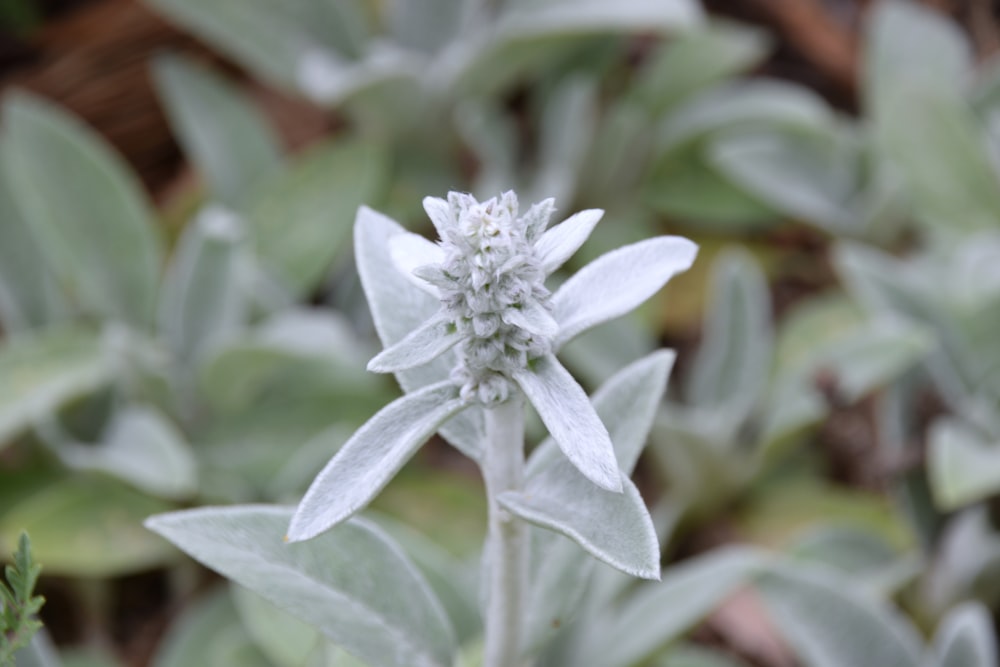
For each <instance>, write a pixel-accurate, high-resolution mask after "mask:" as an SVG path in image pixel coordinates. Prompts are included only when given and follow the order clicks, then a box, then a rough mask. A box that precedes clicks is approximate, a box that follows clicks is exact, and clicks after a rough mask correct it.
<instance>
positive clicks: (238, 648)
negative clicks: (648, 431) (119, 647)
mask: <svg viewBox="0 0 1000 667" xmlns="http://www.w3.org/2000/svg"><path fill="white" fill-rule="evenodd" d="M151 665H152V667H272V663H271V662H270V661H269V660H267V658H265V657H264V655H263V654H262V653H261V652H260V650H258V649H257V648H256V647H255V646H254V645H253V642H252V641H251V639H250V635H249V633H248V632H247V630H246V629H245V628H244V627H243V624H242V623H241V622H240V618H239V616H237V614H236V608H235V607H234V606H233V602H232V599H231V598H230V595H229V591H227V590H226V589H224V588H222V589H216V590H214V591H213V592H211V593H209V594H208V595H205V596H204V597H202V598H200V599H198V600H196V601H195V602H194V604H192V605H190V606H189V607H188V608H187V609H186V610H185V612H184V613H183V614H181V615H180V616H178V617H177V619H176V620H175V621H174V622H173V624H172V625H171V626H170V628H169V629H168V631H167V634H166V637H164V638H163V639H162V640H161V642H160V645H159V648H158V649H157V652H156V655H155V656H154V657H153V660H152V663H151Z"/></svg>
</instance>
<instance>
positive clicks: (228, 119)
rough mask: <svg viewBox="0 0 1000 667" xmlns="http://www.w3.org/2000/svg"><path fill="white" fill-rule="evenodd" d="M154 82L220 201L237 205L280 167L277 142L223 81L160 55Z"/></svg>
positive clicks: (183, 61)
mask: <svg viewBox="0 0 1000 667" xmlns="http://www.w3.org/2000/svg"><path fill="white" fill-rule="evenodd" d="M153 79H154V81H155V83H156V87H157V91H158V92H159V95H160V98H161V99H162V100H163V101H164V107H165V108H166V111H167V114H168V116H169V117H170V124H171V126H172V128H173V131H174V134H175V136H177V138H178V140H180V142H181V143H182V144H183V146H184V152H185V153H186V154H187V156H188V157H189V158H190V159H191V161H192V162H193V163H194V164H195V165H196V167H197V169H198V171H200V172H201V175H202V177H203V178H204V179H205V180H206V181H207V183H208V186H209V189H210V190H211V192H212V194H213V196H214V198H216V199H217V200H218V201H220V202H222V203H224V204H227V205H229V206H238V205H239V204H240V203H241V202H242V201H243V199H244V198H245V196H246V195H247V194H248V193H249V192H250V191H251V188H253V187H254V186H255V185H258V184H259V183H260V182H261V180H262V179H266V178H268V177H269V176H271V175H272V174H274V172H275V171H277V170H278V169H279V168H280V167H281V162H282V159H281V150H280V148H279V144H278V140H277V137H275V135H274V133H273V132H272V131H271V128H270V127H269V126H268V125H267V123H266V122H265V120H264V119H263V118H262V117H261V116H260V115H259V114H258V113H257V110H256V108H255V107H254V106H253V104H252V103H251V101H250V100H249V99H248V98H246V97H245V96H244V95H243V94H242V93H241V92H240V91H239V90H237V89H236V87H235V86H233V85H232V84H231V83H230V82H229V81H227V80H225V79H224V78H223V77H222V76H220V75H218V74H216V73H215V72H213V71H212V70H210V69H208V68H206V67H204V66H202V65H200V64H198V63H197V62H195V61H194V60H192V59H190V58H186V57H182V56H162V57H160V58H158V59H157V60H155V61H154V63H153Z"/></svg>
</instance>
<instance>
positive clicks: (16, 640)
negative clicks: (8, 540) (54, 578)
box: [0, 533, 45, 667]
mask: <svg viewBox="0 0 1000 667" xmlns="http://www.w3.org/2000/svg"><path fill="white" fill-rule="evenodd" d="M13 559H14V562H13V564H11V565H7V567H6V568H4V576H5V579H6V582H5V581H0V665H3V666H4V667H14V654H15V653H16V652H17V650H18V649H21V648H24V647H25V646H27V645H28V643H29V642H30V641H31V637H32V636H33V635H34V634H35V633H36V632H38V631H39V630H40V629H41V628H42V624H41V622H40V621H39V620H38V618H37V616H38V612H39V611H41V609H42V605H44V604H45V598H43V597H41V596H40V595H35V594H34V593H35V584H36V583H38V575H39V574H40V573H41V571H42V566H41V565H39V564H37V563H35V561H34V559H33V558H32V554H31V541H30V540H29V539H28V534H27V533H21V537H20V538H19V539H18V542H17V551H15V552H14V555H13Z"/></svg>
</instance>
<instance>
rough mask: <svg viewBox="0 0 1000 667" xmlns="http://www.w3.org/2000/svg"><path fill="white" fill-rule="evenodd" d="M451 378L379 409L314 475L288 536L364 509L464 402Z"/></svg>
mask: <svg viewBox="0 0 1000 667" xmlns="http://www.w3.org/2000/svg"><path fill="white" fill-rule="evenodd" d="M457 396H458V390H457V389H456V387H455V385H454V384H453V383H451V382H450V381H445V382H441V383H438V384H433V385H430V386H428V387H424V388H423V389H420V390H418V391H414V392H413V393H410V394H407V395H405V396H403V397H401V398H398V399H396V400H395V401H393V402H392V403H390V404H389V405H387V406H386V407H384V408H382V410H380V411H379V412H378V413H376V414H375V416H374V417H372V418H371V419H369V420H368V422H367V423H365V425H364V426H362V427H361V428H360V429H358V431H357V432H356V433H355V434H354V435H353V436H352V437H351V439H350V440H348V441H347V442H346V443H345V444H344V446H343V447H341V449H340V451H339V452H337V454H336V455H335V456H334V457H333V458H332V459H331V460H330V462H329V463H328V464H327V465H326V467H325V468H323V471H322V472H320V474H319V475H317V476H316V479H315V480H313V483H312V485H311V486H310V487H309V490H308V491H307V492H306V495H305V497H304V498H303V499H302V502H301V503H299V506H298V508H297V509H296V510H295V516H294V517H293V519H292V523H291V526H290V527H289V529H288V537H289V538H290V539H291V540H293V541H296V542H298V541H301V540H308V539H311V538H313V537H316V536H317V535H319V534H320V533H322V532H323V531H325V530H328V529H330V528H331V527H332V526H334V525H336V524H338V523H340V522H341V521H343V520H344V519H346V518H348V517H350V516H351V515H352V514H354V513H355V512H357V511H358V510H360V509H361V508H363V507H364V506H365V505H367V504H368V503H369V502H371V500H372V498H374V497H375V496H376V495H378V492H379V491H381V490H382V488H383V487H384V486H385V485H386V484H388V483H389V480H391V479H392V478H393V476H395V474H396V473H397V472H399V469H400V468H402V467H403V464H404V463H406V462H407V461H408V460H409V458H410V457H411V456H412V455H413V453H414V452H416V451H417V449H419V448H420V446H421V445H423V444H424V442H426V441H427V439H428V438H429V437H431V436H432V435H433V434H434V432H435V431H437V430H438V427H440V426H441V424H442V422H444V421H445V420H447V419H448V418H449V417H451V416H452V415H454V414H455V413H456V412H458V411H460V410H462V409H463V408H465V407H466V405H465V403H464V402H463V401H462V400H461V399H459V398H458V397H457Z"/></svg>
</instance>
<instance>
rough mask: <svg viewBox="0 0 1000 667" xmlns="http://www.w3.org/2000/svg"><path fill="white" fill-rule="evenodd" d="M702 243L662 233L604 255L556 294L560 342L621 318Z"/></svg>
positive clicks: (690, 261)
mask: <svg viewBox="0 0 1000 667" xmlns="http://www.w3.org/2000/svg"><path fill="white" fill-rule="evenodd" d="M697 254H698V246H697V245H695V244H694V243H693V242H691V241H689V240H688V239H685V238H682V237H679V236H658V237H656V238H652V239H646V240H645V241H639V242H638V243H633V244H631V245H627V246H622V247H621V248H618V249H616V250H612V251H611V252H608V253H606V254H604V255H601V256H600V257H598V258H597V259H595V260H594V261H593V262H591V263H590V264H588V265H586V266H585V267H583V268H582V269H580V270H579V271H578V272H577V273H576V274H574V275H573V277H571V278H570V279H569V280H567V281H566V282H565V283H563V285H562V287H560V288H559V289H558V290H557V291H556V293H555V294H554V295H553V296H552V309H553V315H554V316H555V318H556V321H557V322H559V327H560V331H559V337H558V339H557V341H556V343H557V344H558V345H563V344H564V343H566V342H567V341H569V340H570V339H572V338H573V337H575V336H576V335H577V334H580V333H582V332H584V331H586V330H587V329H590V328H591V327H594V326H597V325H598V324H601V323H602V322H607V321H608V320H612V319H615V318H616V317H620V316H622V315H624V314H625V313H627V312H629V311H631V310H633V309H635V308H636V307H637V306H639V305H640V304H641V303H643V302H644V301H646V300H647V299H648V298H650V297H651V296H653V295H654V294H655V293H656V292H658V291H659V290H660V288H662V287H663V286H664V285H665V284H666V283H667V281H668V280H670V278H672V277H673V276H674V275H676V274H678V273H681V272H682V271H686V270H687V269H689V268H690V267H691V264H693V263H694V260H695V257H696V256H697Z"/></svg>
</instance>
